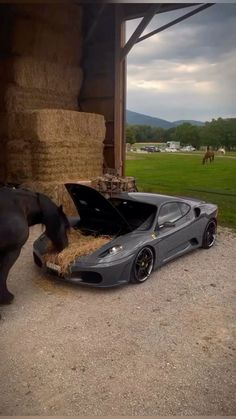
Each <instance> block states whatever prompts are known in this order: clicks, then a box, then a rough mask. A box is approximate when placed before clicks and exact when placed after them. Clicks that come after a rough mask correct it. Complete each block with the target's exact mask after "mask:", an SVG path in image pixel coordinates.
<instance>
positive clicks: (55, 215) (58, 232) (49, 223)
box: [38, 194, 70, 252]
mask: <svg viewBox="0 0 236 419" xmlns="http://www.w3.org/2000/svg"><path fill="white" fill-rule="evenodd" d="M38 201H39V205H40V208H41V211H42V215H43V224H44V225H45V226H46V231H45V234H46V236H47V237H48V238H49V239H50V240H51V241H52V243H53V245H54V247H55V248H56V250H57V251H58V252H61V251H62V250H63V249H65V247H67V246H68V237H67V230H68V229H69V228H70V224H69V221H68V219H67V217H66V215H65V213H64V211H63V208H62V205H60V206H59V207H57V206H56V205H55V204H54V202H52V201H51V200H50V199H49V198H48V197H47V196H45V195H42V194H38Z"/></svg>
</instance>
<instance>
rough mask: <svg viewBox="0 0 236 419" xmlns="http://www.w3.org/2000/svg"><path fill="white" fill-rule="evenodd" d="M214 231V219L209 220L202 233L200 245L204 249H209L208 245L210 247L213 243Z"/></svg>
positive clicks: (215, 227) (215, 228)
mask: <svg viewBox="0 0 236 419" xmlns="http://www.w3.org/2000/svg"><path fill="white" fill-rule="evenodd" d="M216 232H217V224H216V221H215V220H210V221H209V223H208V224H207V226H206V228H205V231H204V234H203V239H202V247H203V248H204V249H210V247H212V246H213V245H214V244H215V241H216Z"/></svg>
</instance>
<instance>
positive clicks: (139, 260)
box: [130, 247, 154, 284]
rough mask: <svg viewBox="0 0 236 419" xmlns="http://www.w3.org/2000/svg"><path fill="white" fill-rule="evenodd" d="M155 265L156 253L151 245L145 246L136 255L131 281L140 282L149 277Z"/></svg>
mask: <svg viewBox="0 0 236 419" xmlns="http://www.w3.org/2000/svg"><path fill="white" fill-rule="evenodd" d="M153 265H154V255H153V251H152V249H150V247H143V248H142V249H141V250H140V251H139V252H138V253H137V255H136V257H135V260H134V263H133V267H132V271H131V276H130V282H132V283H134V284H140V283H142V282H144V281H146V280H147V279H148V277H149V276H150V274H151V272H152V270H153Z"/></svg>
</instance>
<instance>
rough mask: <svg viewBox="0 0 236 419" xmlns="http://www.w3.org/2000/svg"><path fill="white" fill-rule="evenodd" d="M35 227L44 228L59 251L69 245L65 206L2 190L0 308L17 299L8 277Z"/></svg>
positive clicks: (27, 192)
mask: <svg viewBox="0 0 236 419" xmlns="http://www.w3.org/2000/svg"><path fill="white" fill-rule="evenodd" d="M35 224H44V225H45V227H46V230H45V234H46V235H47V237H48V238H49V239H50V240H51V241H52V244H53V245H54V247H55V249H56V250H57V251H61V250H63V249H64V248H65V247H66V246H67V245H68V237H67V230H68V228H69V221H68V219H67V217H66V215H65V214H64V212H63V209H62V206H60V207H57V205H56V204H54V202H53V201H51V199H49V198H48V197H47V196H46V195H43V194H41V193H35V192H32V191H30V190H27V189H21V188H19V189H14V188H9V187H2V188H0V304H10V303H11V301H12V300H13V298H14V295H13V294H12V293H10V292H9V291H8V289H7V277H8V274H9V271H10V269H11V267H12V266H13V265H14V263H15V261H16V260H17V258H18V257H19V255H20V252H21V249H22V246H23V245H24V243H25V242H26V240H27V239H28V237H29V227H30V226H33V225H35Z"/></svg>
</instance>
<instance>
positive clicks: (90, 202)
mask: <svg viewBox="0 0 236 419" xmlns="http://www.w3.org/2000/svg"><path fill="white" fill-rule="evenodd" d="M65 187H66V189H67V191H68V193H69V194H70V196H71V198H72V200H73V202H74V204H75V206H76V209H77V210H78V213H79V216H80V218H81V221H82V223H85V224H88V223H89V222H90V221H91V220H94V219H97V220H101V221H102V220H105V221H109V222H110V223H111V222H112V223H114V224H115V225H117V226H120V228H121V229H125V230H126V231H132V228H131V226H130V225H129V223H128V222H127V221H126V219H125V218H124V217H123V215H122V214H121V213H120V212H119V211H118V210H117V209H116V208H115V207H114V206H113V205H112V203H111V202H109V201H108V200H107V199H106V198H105V197H104V196H103V195H102V194H100V193H99V192H98V191H96V190H95V189H93V188H90V187H89V186H85V185H80V184H77V183H66V184H65Z"/></svg>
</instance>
